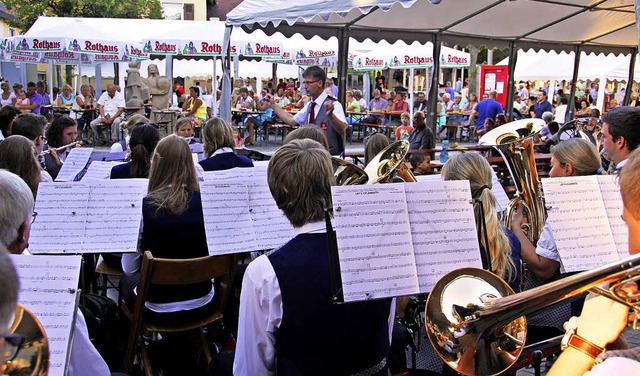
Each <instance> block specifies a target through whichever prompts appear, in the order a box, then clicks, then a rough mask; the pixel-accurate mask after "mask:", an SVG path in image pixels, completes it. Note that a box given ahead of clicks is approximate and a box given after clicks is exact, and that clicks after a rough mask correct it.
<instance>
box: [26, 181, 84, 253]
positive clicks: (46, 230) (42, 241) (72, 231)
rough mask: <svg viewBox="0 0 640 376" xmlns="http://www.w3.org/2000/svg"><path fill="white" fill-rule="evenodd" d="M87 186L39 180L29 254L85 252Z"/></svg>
mask: <svg viewBox="0 0 640 376" xmlns="http://www.w3.org/2000/svg"><path fill="white" fill-rule="evenodd" d="M88 201H89V185H87V184H84V183H72V182H69V183H40V185H39V186H38V196H37V198H36V204H35V207H34V209H33V211H34V212H36V213H38V214H37V215H36V218H35V221H34V222H33V224H32V225H31V235H30V237H29V251H30V252H31V253H34V254H36V253H80V252H83V251H84V246H83V244H84V229H85V226H86V222H87V212H88V210H87V203H88Z"/></svg>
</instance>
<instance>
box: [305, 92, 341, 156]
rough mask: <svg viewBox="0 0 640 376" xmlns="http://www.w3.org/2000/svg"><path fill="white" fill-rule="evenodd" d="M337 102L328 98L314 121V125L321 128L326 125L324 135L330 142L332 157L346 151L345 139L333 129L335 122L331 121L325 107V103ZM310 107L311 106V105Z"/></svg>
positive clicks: (330, 97) (332, 98)
mask: <svg viewBox="0 0 640 376" xmlns="http://www.w3.org/2000/svg"><path fill="white" fill-rule="evenodd" d="M335 101H336V99H335V98H334V97H332V96H327V99H325V100H324V102H323V103H322V105H320V109H319V110H318V116H316V117H315V119H314V124H315V125H317V126H319V127H323V125H322V123H324V124H325V125H324V127H326V129H325V130H324V135H325V136H327V141H328V142H329V153H331V155H340V153H342V152H343V151H344V138H343V136H342V135H341V134H340V133H338V132H337V131H336V130H335V129H334V128H333V122H332V121H331V119H329V116H328V115H327V109H326V108H325V107H324V103H326V102H335ZM309 106H311V105H310V104H309ZM316 106H317V104H316ZM309 110H311V107H309ZM309 115H311V112H309ZM324 127H323V128H324Z"/></svg>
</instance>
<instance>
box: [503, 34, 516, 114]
mask: <svg viewBox="0 0 640 376" xmlns="http://www.w3.org/2000/svg"><path fill="white" fill-rule="evenodd" d="M517 59H518V47H517V46H516V43H515V42H511V43H509V73H508V77H509V78H508V84H507V103H506V104H505V107H506V108H505V111H506V113H507V119H509V121H513V102H514V100H513V99H514V97H515V88H516V82H515V81H516V80H515V72H516V60H517Z"/></svg>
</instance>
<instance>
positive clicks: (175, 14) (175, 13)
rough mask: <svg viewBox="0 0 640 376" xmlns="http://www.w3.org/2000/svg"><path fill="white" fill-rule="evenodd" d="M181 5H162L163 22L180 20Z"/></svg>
mask: <svg viewBox="0 0 640 376" xmlns="http://www.w3.org/2000/svg"><path fill="white" fill-rule="evenodd" d="M182 8H183V7H182V4H180V3H165V2H163V3H162V15H163V16H164V19H165V20H182V19H183V18H182V12H183V9H182Z"/></svg>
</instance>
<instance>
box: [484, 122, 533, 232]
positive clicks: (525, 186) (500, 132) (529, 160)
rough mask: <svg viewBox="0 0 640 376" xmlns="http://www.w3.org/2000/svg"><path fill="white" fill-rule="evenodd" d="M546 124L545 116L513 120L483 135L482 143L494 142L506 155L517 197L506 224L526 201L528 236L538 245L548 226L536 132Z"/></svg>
mask: <svg viewBox="0 0 640 376" xmlns="http://www.w3.org/2000/svg"><path fill="white" fill-rule="evenodd" d="M544 125H545V123H544V120H542V119H524V120H517V121H512V122H510V123H507V124H504V125H501V126H499V127H498V128H495V129H493V130H491V131H490V132H488V133H486V134H485V135H484V136H482V138H480V144H481V145H492V146H493V147H494V148H496V149H497V150H498V151H499V152H500V154H501V155H502V157H503V158H504V160H505V162H506V164H507V168H508V169H509V173H510V174H511V178H512V179H513V183H514V184H515V186H516V189H517V193H516V197H515V198H514V199H513V200H511V201H510V202H509V205H507V208H506V210H505V226H506V227H510V224H511V216H512V214H513V211H514V210H515V209H516V208H517V207H518V204H519V203H522V204H523V207H524V211H525V213H523V214H526V215H525V217H526V218H527V220H528V224H527V226H528V230H527V237H528V238H529V240H531V243H533V244H536V243H537V241H538V237H539V236H540V233H541V232H542V227H543V226H544V207H543V205H542V197H541V195H540V182H539V181H538V170H537V169H536V161H535V158H534V155H533V153H534V152H533V142H534V141H533V137H532V136H533V135H534V134H536V133H538V132H539V131H540V130H541V129H542V127H544Z"/></svg>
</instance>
